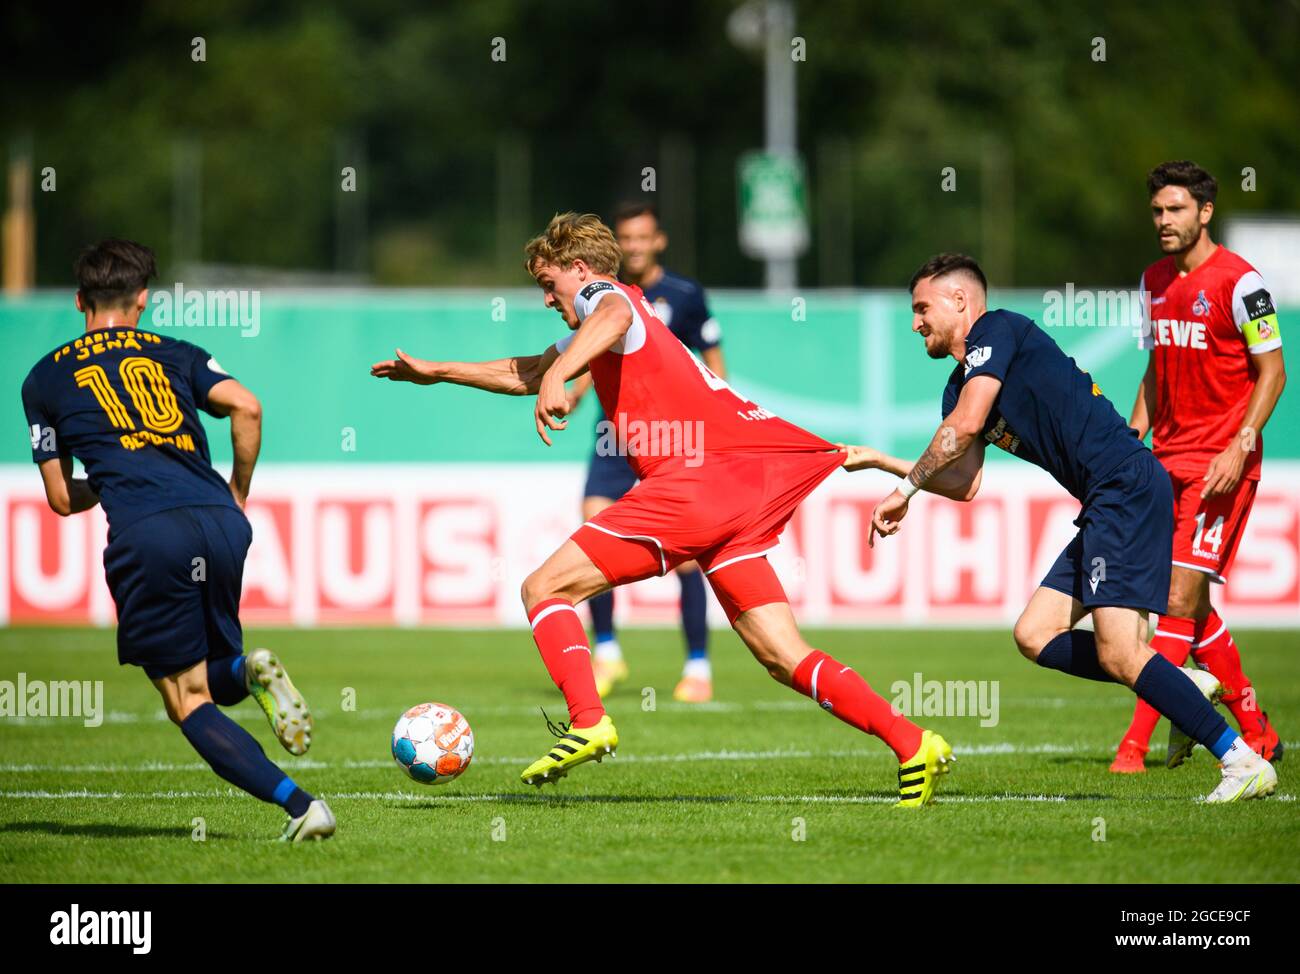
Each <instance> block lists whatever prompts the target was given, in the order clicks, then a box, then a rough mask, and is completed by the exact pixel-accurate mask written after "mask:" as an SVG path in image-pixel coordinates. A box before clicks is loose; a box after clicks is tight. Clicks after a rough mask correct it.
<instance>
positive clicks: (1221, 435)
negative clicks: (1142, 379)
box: [1141, 247, 1282, 480]
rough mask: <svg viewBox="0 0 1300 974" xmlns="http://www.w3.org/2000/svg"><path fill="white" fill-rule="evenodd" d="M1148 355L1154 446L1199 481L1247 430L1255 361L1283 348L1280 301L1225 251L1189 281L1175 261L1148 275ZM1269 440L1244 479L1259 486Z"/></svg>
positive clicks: (1168, 463)
mask: <svg viewBox="0 0 1300 974" xmlns="http://www.w3.org/2000/svg"><path fill="white" fill-rule="evenodd" d="M1141 287H1142V291H1143V293H1144V301H1143V313H1144V317H1143V330H1142V347H1143V348H1146V349H1150V350H1152V351H1153V353H1154V357H1155V372H1156V413H1155V416H1154V417H1152V424H1151V425H1152V446H1153V449H1154V451H1155V454H1156V457H1157V458H1159V460H1160V461H1161V463H1163V464H1164V465H1165V467H1166V468H1167V469H1168V470H1169V471H1170V472H1171V473H1175V474H1180V475H1185V476H1188V477H1195V478H1200V477H1201V476H1202V475H1204V473H1205V469H1206V467H1207V466H1208V464H1209V462H1210V461H1211V460H1212V459H1213V458H1214V456H1215V455H1216V454H1219V453H1222V452H1223V451H1224V450H1225V449H1227V447H1228V444H1229V443H1230V442H1231V440H1232V438H1233V437H1234V436H1235V435H1236V434H1237V431H1238V430H1239V429H1240V428H1241V423H1242V419H1243V418H1244V417H1245V414H1246V405H1247V403H1248V402H1249V401H1250V395H1251V392H1252V391H1253V390H1254V388H1255V378H1256V372H1255V369H1254V366H1253V365H1252V364H1251V361H1250V358H1251V356H1252V355H1258V354H1260V353H1262V352H1267V351H1271V350H1273V349H1275V348H1281V347H1282V336H1281V334H1280V333H1279V331H1278V321H1277V312H1276V310H1275V309H1274V307H1273V299H1272V297H1271V296H1270V295H1269V293H1268V289H1267V288H1266V287H1265V286H1264V280H1263V278H1261V277H1260V276H1259V273H1258V272H1257V271H1256V270H1255V269H1254V268H1253V267H1251V266H1250V264H1248V263H1246V261H1244V260H1242V259H1241V258H1240V257H1239V256H1237V255H1236V254H1234V253H1233V252H1232V251H1230V250H1228V249H1227V248H1226V247H1219V248H1218V249H1217V250H1216V251H1215V252H1214V253H1213V254H1211V255H1210V256H1209V258H1207V259H1206V260H1205V261H1204V262H1203V263H1202V264H1201V265H1200V266H1199V267H1197V268H1196V269H1195V270H1194V271H1192V272H1191V273H1190V274H1185V275H1179V273H1178V269H1177V268H1176V267H1175V266H1174V259H1173V257H1172V256H1170V257H1165V258H1163V259H1161V260H1158V261H1156V262H1155V263H1154V264H1152V265H1151V266H1150V267H1148V268H1147V269H1146V272H1145V273H1144V274H1143V275H1142V284H1141ZM1263 447H1264V444H1263V438H1262V437H1261V438H1260V439H1259V441H1258V442H1257V443H1256V449H1254V450H1253V451H1251V453H1250V456H1249V457H1248V458H1247V460H1246V467H1245V471H1244V476H1245V477H1246V478H1247V479H1250V480H1258V479H1259V468H1260V459H1261V457H1262V456H1263Z"/></svg>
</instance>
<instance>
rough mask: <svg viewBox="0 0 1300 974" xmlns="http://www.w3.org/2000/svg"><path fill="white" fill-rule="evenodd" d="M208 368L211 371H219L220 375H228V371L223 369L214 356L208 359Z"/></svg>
mask: <svg viewBox="0 0 1300 974" xmlns="http://www.w3.org/2000/svg"><path fill="white" fill-rule="evenodd" d="M208 368H210V369H211V370H212V371H213V372H219V373H221V374H222V375H230V373H229V372H227V371H226V370H225V369H223V368H222V367H221V363H220V362H218V361H217V360H216V359H215V358H209V359H208Z"/></svg>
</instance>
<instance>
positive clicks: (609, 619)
mask: <svg viewBox="0 0 1300 974" xmlns="http://www.w3.org/2000/svg"><path fill="white" fill-rule="evenodd" d="M613 229H614V237H615V239H617V240H618V246H619V249H620V250H622V251H623V269H622V271H621V272H620V274H619V278H620V280H622V281H623V282H624V283H625V284H635V285H636V286H637V287H639V288H640V289H641V292H642V293H643V294H644V295H645V296H646V299H647V300H649V302H650V303H651V304H653V305H654V308H655V314H656V315H657V317H658V318H659V320H660V321H662V322H663V323H664V324H665V325H667V326H668V329H669V331H671V332H672V333H673V334H674V335H675V336H677V338H678V340H679V341H680V342H681V343H682V344H683V345H685V346H686V347H687V348H689V349H690V350H691V351H693V352H697V353H699V356H700V358H702V359H703V360H704V364H705V365H707V366H708V367H709V370H710V371H711V372H712V373H713V374H714V375H716V376H718V378H720V379H725V378H726V377H727V372H726V365H725V364H724V362H723V360H722V345H721V341H722V330H721V329H720V328H719V327H718V323H717V321H715V320H714V319H713V316H712V315H710V314H709V307H708V303H707V302H706V301H705V299H704V288H702V287H700V285H699V284H698V283H697V282H695V281H693V280H691V279H690V278H689V277H682V276H681V275H680V274H674V273H673V272H672V271H670V270H668V269H667V268H665V267H664V266H663V265H662V264H660V263H659V256H660V254H662V253H663V252H664V248H666V247H667V246H668V235H667V234H666V233H664V231H663V228H662V227H660V226H659V214H658V211H657V210H656V209H655V206H654V204H653V203H649V202H636V203H625V204H623V205H622V206H620V207H619V208H618V209H617V210H616V211H615V213H614V223H613ZM590 388H591V375H590V373H587V374H584V375H580V376H579V377H578V378H577V379H575V380H574V382H573V385H572V386H571V387H570V390H569V409H570V411H572V410H573V409H575V408H577V405H578V403H579V401H580V400H581V399H582V397H583V395H584V394H585V393H586V392H587V390H588V389H590ZM596 419H597V423H596V427H597V430H598V436H597V440H596V448H595V449H594V450H593V451H592V455H591V463H590V466H589V468H588V471H587V486H586V488H585V490H584V491H583V496H582V519H583V520H584V521H590V520H591V519H592V518H593V517H595V516H596V515H597V514H599V513H600V512H601V511H603V510H604V509H605V508H607V507H609V505H611V504H613V503H614V502H615V501H617V500H619V499H620V498H621V497H622V496H623V495H624V494H626V493H627V492H628V491H629V490H631V489H632V488H633V487H634V486H636V474H635V473H634V472H633V470H632V467H631V465H630V464H629V463H628V462H627V457H626V456H624V455H623V452H622V451H612V452H611V451H608V450H602V449H601V448H600V447H601V444H602V443H603V442H604V440H603V439H602V438H600V437H599V430H600V429H601V428H602V425H601V424H603V423H605V422H606V419H605V414H604V413H603V412H601V414H600V415H599V416H597V417H596ZM677 579H678V581H679V582H680V583H681V586H682V600H681V611H682V635H683V636H684V637H685V640H686V664H685V666H684V667H683V668H682V678H681V680H680V681H679V682H678V684H677V686H676V688H675V689H674V690H673V699H674V700H679V701H682V702H684V703H707V702H708V701H710V700H712V699H713V670H712V667H711V666H710V665H709V622H708V601H707V599H708V596H707V595H706V594H705V589H704V576H703V575H702V574H700V566H699V565H697V564H696V563H695V562H694V561H687V562H685V563H683V564H681V565H678V566H677ZM587 605H588V607H589V608H590V609H591V623H592V629H593V630H594V631H595V636H596V646H595V650H594V652H593V655H592V668H593V669H594V670H595V672H596V689H597V691H598V692H599V693H600V695H601V696H602V697H604V696H607V695H608V694H609V692H610V691H611V690H612V689H613V688H614V685H615V684H617V683H621V682H622V681H623V680H626V679H627V676H628V671H627V663H626V661H625V660H624V659H623V652H622V650H621V649H620V648H619V645H618V639H617V637H616V636H615V633H614V591H613V589H610V590H609V591H608V592H602V593H601V594H600V595H596V596H593V597H592V598H591V599H590V600H589V601H588V603H587Z"/></svg>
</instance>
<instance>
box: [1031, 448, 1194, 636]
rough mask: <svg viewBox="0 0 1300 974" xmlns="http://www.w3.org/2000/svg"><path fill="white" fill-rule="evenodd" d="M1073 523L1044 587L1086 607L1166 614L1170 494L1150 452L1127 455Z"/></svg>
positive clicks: (1165, 475)
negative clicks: (1074, 529) (1071, 534)
mask: <svg viewBox="0 0 1300 974" xmlns="http://www.w3.org/2000/svg"><path fill="white" fill-rule="evenodd" d="M1074 523H1075V524H1076V525H1077V526H1078V528H1079V533H1078V534H1076V535H1075V536H1074V540H1073V541H1071V542H1070V543H1069V544H1068V545H1066V547H1065V550H1064V551H1062V552H1061V554H1060V557H1058V558H1057V559H1056V563H1055V564H1053V565H1052V568H1051V571H1049V572H1048V573H1047V577H1046V578H1044V579H1043V582H1042V584H1043V585H1044V587H1046V588H1050V589H1055V590H1056V591H1058V592H1063V593H1065V594H1066V595H1069V596H1071V597H1072V598H1074V599H1076V600H1078V601H1079V602H1082V603H1083V605H1084V607H1085V608H1087V609H1096V608H1101V607H1103V606H1117V607H1122V608H1128V609H1145V610H1146V611H1148V612H1156V613H1160V614H1163V613H1164V612H1166V611H1167V610H1168V608H1169V570H1170V561H1169V559H1170V552H1172V551H1173V532H1174V492H1173V487H1172V486H1171V485H1170V482H1169V474H1168V473H1166V472H1165V468H1164V467H1163V466H1161V464H1160V461H1158V460H1157V459H1156V458H1155V456H1154V455H1153V454H1152V453H1151V451H1150V450H1145V449H1144V450H1141V451H1140V452H1138V453H1135V454H1133V456H1132V457H1130V458H1129V459H1128V460H1125V461H1124V462H1123V463H1121V464H1120V465H1119V466H1118V467H1117V468H1115V470H1114V471H1113V472H1112V473H1111V474H1110V475H1109V476H1107V477H1106V479H1105V480H1104V481H1103V482H1102V483H1100V484H1098V485H1097V486H1095V487H1093V488H1092V489H1091V490H1090V491H1089V492H1088V497H1087V499H1086V500H1085V501H1084V504H1083V509H1082V510H1081V511H1080V512H1079V517H1078V518H1077V519H1076V520H1075V522H1074Z"/></svg>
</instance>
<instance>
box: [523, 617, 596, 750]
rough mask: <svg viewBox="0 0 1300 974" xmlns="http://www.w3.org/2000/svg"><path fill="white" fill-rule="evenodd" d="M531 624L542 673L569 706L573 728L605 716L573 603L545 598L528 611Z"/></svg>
mask: <svg viewBox="0 0 1300 974" xmlns="http://www.w3.org/2000/svg"><path fill="white" fill-rule="evenodd" d="M528 622H529V625H531V626H532V627H533V641H534V642H536V643H537V648H538V649H539V650H540V651H541V654H542V662H543V663H545V664H546V672H547V673H549V674H551V679H552V680H554V681H555V685H556V686H557V687H559V688H560V692H561V693H562V694H564V702H565V703H567V704H568V705H569V722H570V724H571V725H572V726H574V727H590V726H591V725H592V724H594V723H596V722H597V721H599V720H600V718H601V717H603V716H605V708H604V707H603V706H602V705H601V702H600V695H599V694H598V693H596V678H595V676H594V675H592V672H591V647H590V646H589V645H588V644H587V630H586V629H584V628H583V625H582V620H581V619H579V618H578V613H577V611H576V610H575V609H574V608H573V603H572V602H570V601H568V600H567V599H547V600H546V601H545V602H541V603H539V604H538V605H536V606H534V607H533V611H532V612H530V613H528Z"/></svg>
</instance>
